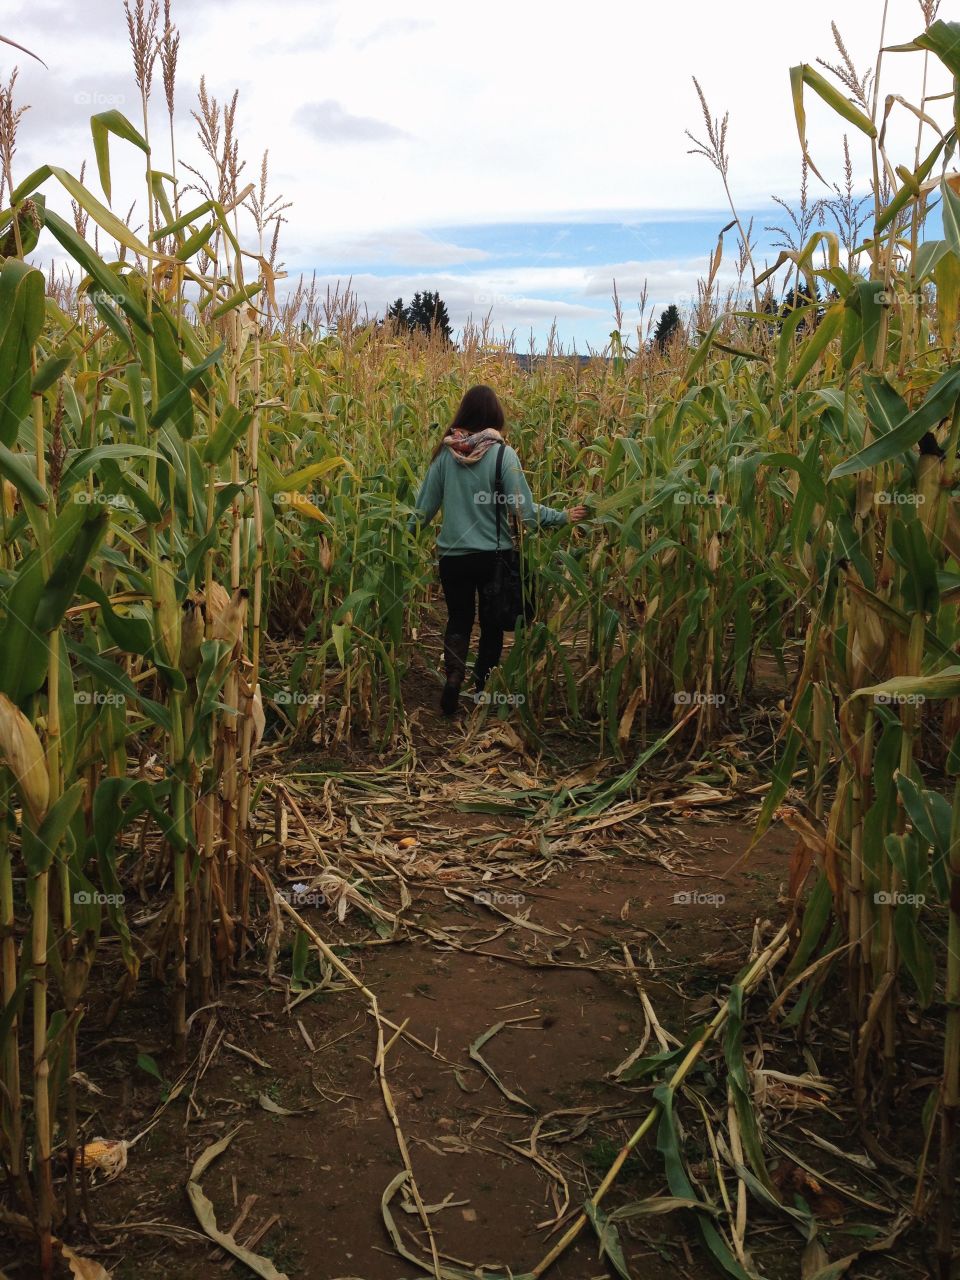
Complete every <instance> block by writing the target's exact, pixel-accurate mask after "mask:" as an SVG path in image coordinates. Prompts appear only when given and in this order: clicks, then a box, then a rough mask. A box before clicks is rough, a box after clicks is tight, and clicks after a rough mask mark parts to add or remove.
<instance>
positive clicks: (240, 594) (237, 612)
mask: <svg viewBox="0 0 960 1280" xmlns="http://www.w3.org/2000/svg"><path fill="white" fill-rule="evenodd" d="M249 594H250V593H249V592H248V591H247V589H246V588H245V587H238V588H237V590H236V591H235V592H234V593H233V595H232V597H231V598H230V601H229V603H228V604H227V606H226V608H225V609H223V610H222V612H220V613H218V614H217V616H216V617H215V618H214V620H213V633H212V634H213V639H214V640H222V641H223V642H224V643H225V644H228V645H229V646H230V649H231V651H232V650H233V649H235V648H236V647H237V645H238V644H239V643H240V638H241V636H242V635H243V625H244V623H245V622H246V620H247V603H248V597H249Z"/></svg>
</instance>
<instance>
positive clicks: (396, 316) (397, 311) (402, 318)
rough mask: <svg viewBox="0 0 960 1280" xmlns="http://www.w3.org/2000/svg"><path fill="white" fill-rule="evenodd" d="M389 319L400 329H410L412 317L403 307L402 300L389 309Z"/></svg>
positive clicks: (398, 300) (399, 299)
mask: <svg viewBox="0 0 960 1280" xmlns="http://www.w3.org/2000/svg"><path fill="white" fill-rule="evenodd" d="M387 319H388V320H392V321H393V322H394V324H395V325H396V327H397V328H398V329H401V328H402V329H409V328H410V316H409V313H408V311H407V308H406V307H405V306H404V305H403V299H402V298H398V299H397V300H396V302H394V303H393V304H392V305H391V306H389V307H388V308H387Z"/></svg>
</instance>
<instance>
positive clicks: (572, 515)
mask: <svg viewBox="0 0 960 1280" xmlns="http://www.w3.org/2000/svg"><path fill="white" fill-rule="evenodd" d="M588 514H589V509H588V508H587V507H584V506H579V507H567V519H568V520H569V522H570V523H571V524H579V523H580V521H581V520H586V518H587V515H588Z"/></svg>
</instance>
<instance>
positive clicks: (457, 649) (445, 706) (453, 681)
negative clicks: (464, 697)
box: [440, 635, 470, 716]
mask: <svg viewBox="0 0 960 1280" xmlns="http://www.w3.org/2000/svg"><path fill="white" fill-rule="evenodd" d="M469 646H470V637H469V636H459V635H450V636H445V637H444V641H443V660H444V665H445V667H446V672H447V683H446V684H445V685H444V686H443V692H442V693H441V694H440V710H441V711H442V712H443V714H444V715H445V716H452V715H456V711H457V707H458V705H459V703H460V686H461V685H462V684H463V680H464V676H465V675H466V674H467V650H468V649H469Z"/></svg>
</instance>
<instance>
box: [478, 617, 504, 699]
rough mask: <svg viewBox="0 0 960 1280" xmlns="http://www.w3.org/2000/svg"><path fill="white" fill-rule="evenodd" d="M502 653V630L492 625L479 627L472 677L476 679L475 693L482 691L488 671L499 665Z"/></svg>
mask: <svg viewBox="0 0 960 1280" xmlns="http://www.w3.org/2000/svg"><path fill="white" fill-rule="evenodd" d="M502 653H503V632H502V631H498V630H495V629H494V628H492V627H488V628H487V629H486V630H484V629H483V627H481V628H480V641H479V643H478V645H477V661H476V663H475V664H474V668H473V678H474V680H475V681H476V692H477V693H483V690H484V687H485V685H486V683H487V679H488V677H489V675H490V672H491V671H492V670H493V668H494V667H496V666H499V665H500V657H501V654H502Z"/></svg>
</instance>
